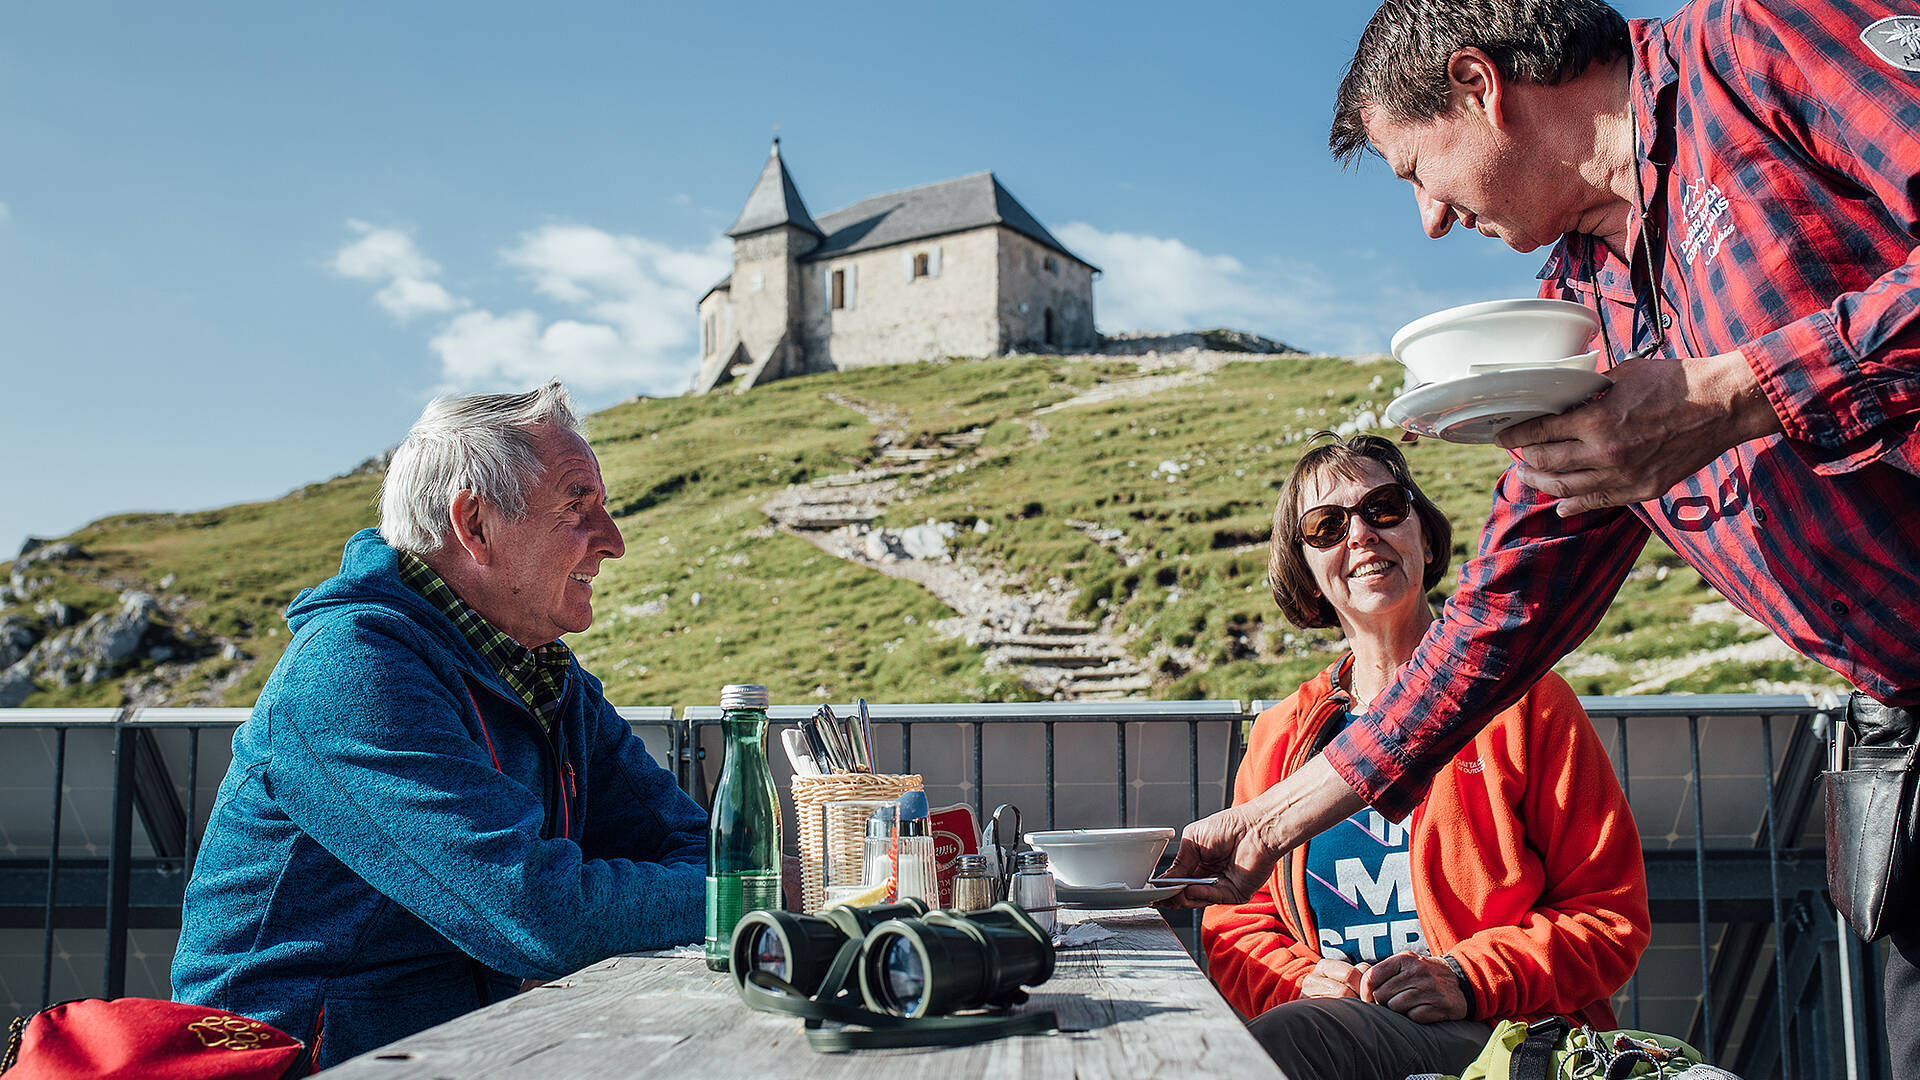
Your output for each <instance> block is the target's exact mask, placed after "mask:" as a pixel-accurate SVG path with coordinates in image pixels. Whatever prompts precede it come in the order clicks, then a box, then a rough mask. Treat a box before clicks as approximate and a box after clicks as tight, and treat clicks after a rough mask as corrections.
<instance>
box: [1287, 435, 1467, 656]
mask: <svg viewBox="0 0 1920 1080" xmlns="http://www.w3.org/2000/svg"><path fill="white" fill-rule="evenodd" d="M1321 439H1327V440H1330V441H1328V442H1325V443H1322V444H1321V445H1319V446H1314V445H1313V444H1314V443H1315V442H1318V441H1319V440H1321ZM1307 444H1308V446H1309V449H1308V450H1307V452H1306V453H1304V454H1301V455H1300V460H1299V461H1296V462H1294V464H1293V472H1292V473H1290V474H1288V476H1287V482H1286V484H1285V486H1283V487H1282V488H1281V489H1280V500H1279V501H1278V502H1277V503H1275V504H1274V508H1273V539H1272V540H1270V541H1269V542H1268V544H1267V586H1268V587H1269V588H1271V589H1272V590H1273V602H1274V603H1276V604H1278V605H1280V613H1281V614H1283V615H1285V616H1286V617H1287V621H1288V622H1291V623H1292V624H1293V625H1295V626H1298V627H1300V628H1301V629H1302V630H1311V629H1314V628H1316V627H1321V626H1339V625H1340V619H1339V617H1338V616H1336V615H1335V614H1334V611H1333V605H1332V604H1329V603H1327V598H1326V597H1325V596H1322V595H1321V594H1320V587H1319V586H1318V585H1317V584H1315V583H1314V580H1313V570H1312V569H1311V568H1309V567H1308V566H1307V557H1306V555H1305V554H1304V553H1303V552H1302V551H1301V550H1300V515H1301V513H1302V512H1304V511H1305V510H1307V509H1310V508H1309V507H1303V506H1301V505H1300V489H1301V488H1302V487H1303V486H1305V483H1306V481H1307V478H1309V477H1314V476H1319V475H1320V474H1322V473H1329V472H1331V473H1335V474H1338V475H1343V476H1348V477H1352V478H1355V479H1357V478H1358V477H1359V472H1360V463H1361V462H1362V461H1371V462H1374V463H1375V464H1378V465H1379V466H1380V467H1382V468H1384V469H1386V470H1387V472H1388V474H1389V475H1391V476H1392V477H1393V478H1394V480H1395V481H1396V482H1398V483H1399V484H1400V486H1401V487H1404V488H1406V489H1407V494H1408V495H1409V496H1410V497H1411V498H1412V499H1413V512H1414V514H1415V515H1416V516H1418V517H1419V518H1420V530H1421V532H1422V533H1423V534H1424V536H1425V538H1426V541H1427V544H1428V546H1429V547H1431V548H1432V549H1433V557H1432V558H1430V559H1428V560H1427V571H1426V573H1425V574H1424V575H1423V576H1422V577H1421V579H1420V587H1421V588H1422V589H1423V590H1428V591H1431V590H1432V589H1433V587H1434V586H1435V585H1438V584H1439V583H1440V579H1441V578H1443V577H1445V576H1446V574H1447V567H1448V566H1449V565H1450V564H1451V563H1452V562H1453V523H1452V522H1450V521H1448V520H1447V515H1445V514H1443V513H1441V512H1440V508H1439V507H1438V506H1435V505H1434V504H1433V500H1432V499H1429V498H1427V494H1426V492H1424V491H1421V490H1420V485H1419V484H1416V483H1414V482H1413V472H1412V470H1410V469H1408V468H1407V459H1406V457H1405V456H1403V455H1402V454H1401V453H1400V448H1399V447H1397V446H1395V445H1393V444H1392V443H1391V442H1388V441H1387V440H1386V439H1383V438H1381V437H1380V436H1378V435H1356V436H1354V437H1353V438H1351V439H1343V438H1341V437H1340V436H1338V435H1336V434H1334V433H1333V432H1331V431H1321V432H1316V433H1314V435H1313V436H1312V437H1310V438H1309V439H1308V440H1307Z"/></svg>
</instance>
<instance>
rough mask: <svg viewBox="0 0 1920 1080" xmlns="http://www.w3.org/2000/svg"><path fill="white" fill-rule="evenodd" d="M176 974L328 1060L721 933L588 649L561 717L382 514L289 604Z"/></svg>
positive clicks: (700, 849) (702, 832)
mask: <svg viewBox="0 0 1920 1080" xmlns="http://www.w3.org/2000/svg"><path fill="white" fill-rule="evenodd" d="M287 621H288V625H289V626H290V628H291V629H292V631H293V640H292V642H291V643H290V644H289V645H288V646H287V652H286V655H285V656H283V657H282V658H281V660H280V663H279V664H278V665H276V666H275V667H274V670H273V674H272V675H271V676H270V677H269V678H268V679H267V685H266V688H265V689H264V690H262V691H261V694H260V698H259V700H258V702H257V703H256V704H255V705H254V708H253V714H252V715H251V716H250V717H249V718H248V719H247V721H246V722H245V723H244V724H242V725H240V727H239V729H238V730H237V731H235V732H234V736H233V764H232V766H231V767H230V768H229V769H228V770H227V775H226V779H225V780H224V781H222V783H221V785H220V793H219V796H218V798H217V799H216V800H215V802H214V806H213V811H212V817H211V819H210V820H209V822H208V824H207V832H206V838H205V840H204V842H203V843H202V845H201V848H200V852H199V856H198V858H197V860H196V861H195V864H194V869H193V880H192V881H191V882H189V883H188V886H187V892H186V904H185V908H184V911H183V914H182V917H181V930H180V944H179V947H178V949H177V951H176V952H175V953H174V961H173V991H174V996H175V997H176V998H178V999H179V1000H181V1001H188V1002H194V1003H197V1004H203V1005H211V1006H214V1007H217V1008H222V1009H227V1010H230V1011H233V1012H237V1013H241V1014H243V1015H246V1016H252V1017H256V1018H258V1019H261V1020H265V1021H267V1022H268V1023H271V1024H273V1025H274V1026H275V1027H278V1028H280V1029H281V1030H283V1031H286V1032H288V1033H290V1034H292V1035H294V1036H295V1037H297V1038H301V1039H305V1040H308V1041H309V1043H310V1044H312V1043H314V1042H316V1041H317V1043H318V1047H317V1056H318V1061H319V1063H320V1064H321V1065H322V1066H326V1065H330V1064H333V1063H335V1062H339V1061H342V1060H345V1059H346V1058H348V1057H351V1056H353V1055H355V1054H359V1053H362V1052H364V1051H367V1050H370V1049H373V1048H374V1047H377V1046H380V1045H383V1044H385V1043H388V1042H391V1041H393V1040H394V1039H397V1038H400V1037H401V1036H404V1035H408V1034H411V1033H413V1032H416V1031H420V1030H423V1029H425V1028H427V1027H430V1026H432V1025H434V1024H437V1023H440V1022H442V1021H445V1020H449V1019H451V1018H453V1017H455V1016H458V1015H459V1014H461V1013H463V1012H466V1011H468V1010H470V1009H473V1008H476V1007H478V1006H480V1005H483V1004H486V1003H487V1002H489V1001H492V1000H498V999H499V998H501V997H505V996H507V995H509V994H511V993H513V992H514V990H515V988H516V987H517V985H518V983H519V981H520V980H522V979H526V978H553V977H557V976H560V975H564V974H566V973H568V972H570V971H573V970H576V969H578V968H580V967H583V966H585V965H587V964H590V963H593V962H594V961H597V960H600V959H603V958H605V957H607V956H611V955H613V954H615V953H619V952H626V951H631V950H635V949H649V948H658V947H661V946H665V945H673V944H679V943H684V942H690V941H694V940H697V939H699V938H700V937H701V935H702V934H703V932H704V929H705V922H704V920H705V914H706V912H705V906H704V904H705V887H706V885H705V883H706V819H705V815H704V814H702V813H701V811H700V808H699V807H698V806H697V805H696V804H695V803H694V802H693V800H691V799H689V798H688V797H687V796H686V795H685V794H684V793H682V792H681V791H680V789H679V788H678V786H676V785H675V783H674V780H673V777H672V775H671V774H669V773H668V772H667V771H666V770H664V769H662V768H660V767H659V766H658V765H656V764H655V763H654V761H653V759H652V757H650V756H649V755H648V754H647V751H646V749H645V748H644V747H643V746H642V745H641V743H640V740H639V739H638V738H636V737H635V736H634V734H633V731H632V729H631V728H630V727H629V726H628V725H627V723H626V721H624V720H622V719H621V718H620V717H619V715H618V714H617V713H615V712H614V710H613V706H611V705H609V704H608V703H607V700H606V698H605V697H604V696H603V695H602V694H601V690H600V683H599V681H598V680H596V679H595V678H594V677H593V676H591V675H589V674H587V673H586V671H585V669H583V668H581V666H580V664H579V662H578V661H575V663H574V664H573V667H572V669H571V670H570V671H569V672H568V673H567V682H566V693H565V696H564V699H563V701H562V704H561V707H560V710H559V712H558V714H557V715H556V717H555V720H554V730H553V734H552V735H551V736H549V735H548V734H547V733H546V732H545V731H544V730H543V729H542V728H541V727H540V725H539V723H538V722H537V721H536V720H535V719H534V717H533V714H532V713H531V712H529V711H528V710H527V708H526V706H525V704H524V703H523V702H522V701H521V699H520V698H519V696H518V695H516V694H515V693H514V692H513V690H512V689H511V688H510V687H508V686H507V684H506V683H505V682H504V681H503V680H502V679H501V678H500V677H499V675H498V674H497V673H496V672H495V671H494V669H493V668H492V667H491V666H490V665H489V664H487V662H486V661H485V660H483V659H482V658H481V656H480V655H479V654H478V653H477V652H475V651H474V650H473V648H472V647H471V646H470V645H468V644H467V641H466V639H465V638H464V637H463V636H462V635H461V633H460V631H459V629H458V628H457V627H455V626H454V625H453V623H452V622H450V621H448V619H447V618H446V617H445V616H444V615H442V614H441V613H440V612H439V611H438V610H437V609H436V608H434V606H433V605H432V604H431V603H429V602H428V601H427V600H426V598H424V597H422V596H421V595H420V594H419V593H417V592H415V591H414V590H413V589H412V588H411V587H409V586H408V585H407V584H406V583H405V582H404V581H402V580H401V579H400V576H399V570H398V564H397V560H396V557H395V553H394V551H393V549H392V548H390V547H388V546H387V545H386V543H385V542H384V541H382V540H381V538H380V535H379V534H378V533H377V532H375V531H374V530H371V529H368V530H365V531H362V532H360V533H358V534H356V535H355V536H354V537H353V538H352V539H351V540H349V541H348V542H347V548H346V554H345V556H344V557H343V558H342V560H341V565H340V573H339V575H338V576H336V577H334V578H331V579H329V580H328V581H326V582H323V583H322V584H320V585H319V586H317V587H315V588H312V589H308V590H306V591H304V592H302V593H301V594H300V595H299V596H298V597H296V598H295V599H294V601H293V604H292V605H291V606H290V607H288V609H287Z"/></svg>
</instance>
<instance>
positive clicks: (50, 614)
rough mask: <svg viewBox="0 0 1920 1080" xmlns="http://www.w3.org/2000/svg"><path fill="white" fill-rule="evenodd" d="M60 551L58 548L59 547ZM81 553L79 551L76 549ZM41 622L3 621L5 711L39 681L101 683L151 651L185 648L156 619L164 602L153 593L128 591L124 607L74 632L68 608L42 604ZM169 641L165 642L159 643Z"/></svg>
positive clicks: (1, 699)
mask: <svg viewBox="0 0 1920 1080" xmlns="http://www.w3.org/2000/svg"><path fill="white" fill-rule="evenodd" d="M55 546H58V545H55ZM76 550H77V549H76ZM40 607H41V608H42V609H44V610H41V611H40V614H41V616H42V618H41V621H40V622H39V623H38V624H36V623H35V622H34V621H33V620H31V619H27V618H25V617H23V616H20V615H10V616H8V617H7V618H6V619H4V620H0V661H5V664H4V665H3V666H4V670H0V708H13V707H14V706H17V705H19V704H20V703H21V702H22V701H24V700H26V698H27V695H29V694H31V693H33V692H34V690H35V689H36V685H35V684H36V682H48V683H52V684H53V685H55V686H72V685H74V684H75V683H89V684H90V683H97V682H101V681H104V680H106V679H109V678H113V677H114V676H116V675H118V674H119V673H120V672H121V671H123V670H124V669H125V668H126V667H127V666H128V664H129V662H130V661H132V660H133V659H134V658H135V657H136V656H138V655H140V654H141V651H142V647H143V646H146V647H147V648H148V649H149V651H150V653H160V652H163V651H164V652H165V654H166V655H167V656H172V655H173V654H174V652H176V651H181V649H182V647H181V646H180V645H179V644H178V643H176V642H174V640H173V635H172V631H171V630H170V629H169V628H167V627H166V626H165V625H164V624H162V623H159V622H157V621H156V619H155V617H154V616H155V615H156V614H158V613H159V610H160V602H159V601H158V600H156V599H154V597H153V595H152V594H151V593H145V592H140V591H137V590H128V591H127V592H124V593H122V594H121V595H120V606H119V607H118V608H116V609H114V610H112V611H100V612H95V613H94V614H93V615H92V616H91V617H89V618H87V620H86V621H85V622H83V623H81V624H80V625H79V626H77V627H74V628H72V629H63V627H65V626H66V625H67V624H68V623H69V622H71V621H72V619H73V611H72V609H71V608H70V607H69V606H68V605H66V604H60V603H58V602H54V603H51V604H43V605H41V606H40ZM162 638H164V639H166V640H165V641H161V640H159V639H162Z"/></svg>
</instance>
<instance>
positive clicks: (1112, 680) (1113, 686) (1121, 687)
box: [1063, 672, 1153, 700]
mask: <svg viewBox="0 0 1920 1080" xmlns="http://www.w3.org/2000/svg"><path fill="white" fill-rule="evenodd" d="M1063 689H1065V690H1066V691H1067V692H1068V693H1069V694H1071V695H1072V696H1073V697H1075V698H1091V699H1096V700H1111V699H1113V698H1118V697H1125V696H1127V695H1129V694H1134V693H1138V692H1140V691H1142V690H1151V689H1153V678H1152V676H1150V675H1147V674H1146V673H1145V672H1138V673H1135V674H1131V675H1101V676H1094V677H1086V676H1083V677H1081V678H1077V679H1073V680H1071V681H1069V682H1068V683H1067V684H1066V685H1065V686H1064V687H1063Z"/></svg>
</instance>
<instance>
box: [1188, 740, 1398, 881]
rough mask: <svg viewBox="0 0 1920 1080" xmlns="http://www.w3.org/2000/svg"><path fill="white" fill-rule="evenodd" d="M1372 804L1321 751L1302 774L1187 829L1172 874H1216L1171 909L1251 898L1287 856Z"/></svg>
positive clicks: (1209, 875) (1189, 875) (1295, 774)
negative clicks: (1210, 882) (1214, 880)
mask: <svg viewBox="0 0 1920 1080" xmlns="http://www.w3.org/2000/svg"><path fill="white" fill-rule="evenodd" d="M1365 805H1366V804H1365V803H1363V802H1361V801H1360V796H1358V795H1356V794H1354V793H1353V789H1352V788H1350V787H1348V786H1347V782H1346V781H1345V780H1343V779H1341V778H1340V774H1339V773H1337V772H1335V771H1334V770H1333V766H1331V765H1329V764H1327V760H1326V758H1324V757H1322V756H1320V755H1318V754H1315V755H1314V756H1313V757H1312V758H1311V759H1310V760H1309V761H1308V762H1307V763H1306V764H1305V765H1302V766H1301V767H1300V769H1299V771H1298V772H1295V773H1294V774H1293V775H1291V776H1289V777H1287V778H1286V779H1284V780H1282V781H1280V782H1279V783H1277V784H1275V785H1273V786H1272V787H1270V788H1268V789H1267V790H1266V791H1264V792H1261V793H1260V794H1259V795H1257V796H1255V797H1254V798H1252V799H1249V800H1247V801H1246V802H1244V803H1241V804H1240V805H1238V806H1230V807H1228V808H1227V809H1225V810H1222V811H1220V812H1219V813H1217V814H1215V815H1213V816H1212V817H1206V818H1201V819H1200V820H1199V821H1196V822H1194V823H1193V824H1191V825H1188V826H1187V829H1186V832H1185V833H1183V834H1182V835H1181V837H1180V851H1179V854H1177V855H1175V856H1174V858H1173V865H1172V866H1170V867H1168V868H1167V873H1166V876H1167V877H1217V878H1219V879H1220V883H1219V884H1217V885H1189V886H1187V887H1186V888H1185V889H1184V890H1182V891H1181V892H1180V893H1178V894H1176V895H1174V896H1172V897H1170V898H1168V899H1167V900H1166V901H1165V904H1166V906H1168V907H1205V906H1207V905H1208V904H1239V903H1244V902H1245V901H1246V900H1247V899H1248V898H1249V897H1251V896H1252V895H1253V894H1254V893H1256V892H1258V891H1260V886H1262V885H1264V884H1266V881H1267V877H1268V875H1270V874H1272V873H1273V864H1274V863H1276V862H1278V861H1279V860H1280V856H1281V855H1283V854H1285V853H1287V852H1288V851H1291V850H1292V849H1294V848H1296V847H1298V846H1300V845H1301V844H1303V843H1305V842H1306V841H1307V839H1308V838H1309V837H1311V836H1314V835H1315V834H1317V833H1320V832H1324V831H1325V830H1327V829H1330V828H1332V827H1333V826H1335V825H1337V824H1339V823H1340V821H1341V820H1342V819H1344V818H1346V817H1347V816H1348V815H1350V814H1353V813H1354V812H1356V811H1358V810H1359V809H1361V808H1362V807H1363V806H1365Z"/></svg>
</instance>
